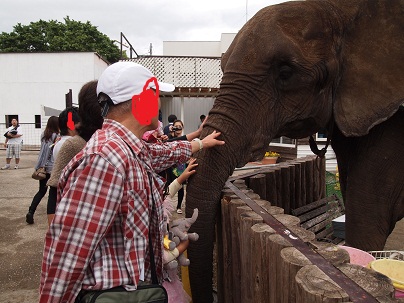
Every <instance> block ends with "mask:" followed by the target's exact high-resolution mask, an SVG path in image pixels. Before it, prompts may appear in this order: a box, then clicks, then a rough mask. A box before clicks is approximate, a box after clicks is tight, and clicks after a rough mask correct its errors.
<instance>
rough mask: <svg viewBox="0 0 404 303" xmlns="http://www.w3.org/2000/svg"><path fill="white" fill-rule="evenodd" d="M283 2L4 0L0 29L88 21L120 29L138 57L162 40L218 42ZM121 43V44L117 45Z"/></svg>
mask: <svg viewBox="0 0 404 303" xmlns="http://www.w3.org/2000/svg"><path fill="white" fill-rule="evenodd" d="M280 2H284V1H282V0H247V1H246V0H203V1H198V0H171V1H168V0H154V1H151V0H126V1H123V0H69V1H68V0H1V10H0V32H7V33H9V32H11V31H13V26H14V25H16V24H17V23H21V24H23V25H28V24H29V23H30V22H36V21H39V20H40V19H42V20H45V21H49V20H57V21H60V22H62V21H63V18H64V17H65V16H69V17H70V19H73V20H75V21H82V22H86V21H90V22H91V24H92V25H94V26H97V27H98V30H99V31H100V32H102V33H104V34H106V35H107V36H108V37H109V38H110V39H112V40H120V32H122V33H123V34H124V35H125V36H126V37H127V38H128V40H129V41H130V43H131V44H132V45H133V47H134V49H135V50H136V52H137V53H138V54H139V55H145V54H149V48H150V43H152V47H153V55H162V54H163V41H219V40H220V35H221V33H236V32H237V31H238V30H239V29H240V28H241V27H242V26H243V25H244V23H245V22H246V20H247V19H250V18H251V17H252V16H253V15H254V14H255V13H256V12H257V11H259V10H260V9H261V8H263V7H266V6H268V5H272V4H276V3H280ZM118 45H119V44H118Z"/></svg>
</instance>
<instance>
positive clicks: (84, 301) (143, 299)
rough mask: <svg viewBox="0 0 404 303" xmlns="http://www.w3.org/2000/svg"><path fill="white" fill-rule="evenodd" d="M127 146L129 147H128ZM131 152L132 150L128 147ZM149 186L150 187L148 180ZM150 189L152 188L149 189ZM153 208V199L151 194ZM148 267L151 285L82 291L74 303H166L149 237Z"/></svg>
mask: <svg viewBox="0 0 404 303" xmlns="http://www.w3.org/2000/svg"><path fill="white" fill-rule="evenodd" d="M128 146H129V145H128ZM129 148H130V149H131V150H132V148H131V147H130V146H129ZM132 152H133V150H132ZM149 183H150V186H152V184H151V181H150V179H149ZM151 188H152V187H151ZM152 202H153V208H154V199H153V194H152ZM149 251H150V267H151V278H152V284H147V283H145V282H140V283H139V284H138V287H137V289H136V290H133V291H127V290H126V289H125V288H124V287H122V286H118V287H114V288H111V289H106V290H90V291H82V292H81V293H80V294H79V296H78V298H77V299H76V301H75V302H76V303H115V302H116V303H121V302H125V303H168V294H167V291H166V289H165V288H164V287H163V286H161V285H159V284H158V280H157V273H156V264H155V262H154V253H153V244H152V240H151V237H150V235H149Z"/></svg>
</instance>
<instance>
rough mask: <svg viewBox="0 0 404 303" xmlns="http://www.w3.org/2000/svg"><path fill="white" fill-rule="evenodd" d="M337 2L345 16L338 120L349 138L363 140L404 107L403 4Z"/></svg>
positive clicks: (392, 2)
mask: <svg viewBox="0 0 404 303" xmlns="http://www.w3.org/2000/svg"><path fill="white" fill-rule="evenodd" d="M358 2H360V3H359V5H358V6H356V5H355V9H353V4H352V3H351V1H347V2H345V1H343V0H338V1H336V2H335V5H336V6H339V7H340V9H341V11H342V12H343V13H342V15H344V18H346V19H345V20H346V21H345V22H346V24H345V30H346V33H345V35H344V38H343V40H344V41H343V42H342V49H341V56H342V60H343V61H342V75H341V79H340V83H339V87H338V88H337V91H336V94H335V97H336V98H335V102H334V115H335V120H336V123H337V125H338V127H339V128H340V130H341V131H342V132H343V133H344V134H345V135H346V136H362V135H365V134H367V133H368V132H369V130H370V129H371V128H372V127H373V126H375V125H377V124H379V123H381V122H383V121H385V120H387V119H388V118H389V117H391V116H392V115H393V114H394V113H395V112H396V111H397V110H398V108H399V106H400V105H401V104H403V102H404V38H403V36H404V1H402V0H401V1H384V0H380V1H377V0H368V1H358Z"/></svg>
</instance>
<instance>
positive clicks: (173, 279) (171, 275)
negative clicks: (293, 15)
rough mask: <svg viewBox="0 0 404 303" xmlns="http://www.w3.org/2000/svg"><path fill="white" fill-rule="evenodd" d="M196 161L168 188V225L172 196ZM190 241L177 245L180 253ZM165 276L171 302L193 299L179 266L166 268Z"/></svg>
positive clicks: (182, 302)
mask: <svg viewBox="0 0 404 303" xmlns="http://www.w3.org/2000/svg"><path fill="white" fill-rule="evenodd" d="M195 161H196V159H191V160H190V161H189V164H188V166H187V168H186V169H185V170H184V172H183V173H182V174H181V175H180V176H179V177H178V178H177V179H175V180H174V181H173V182H171V183H170V185H169V186H168V187H167V189H166V192H165V195H166V197H165V199H164V202H163V207H164V217H165V220H166V222H167V226H168V223H169V219H170V218H171V212H172V211H173V210H174V206H173V201H172V198H173V197H174V195H175V194H176V193H177V192H178V191H179V190H180V189H181V188H182V184H183V183H184V182H185V181H186V180H187V179H188V178H189V177H190V176H191V175H193V174H194V173H195V167H196V166H197V165H198V164H197V163H195ZM167 229H168V227H167ZM188 243H189V241H188V240H187V241H183V242H181V243H180V244H179V245H178V246H177V249H178V251H179V254H182V253H183V252H184V251H185V250H186V248H187V247H188ZM165 277H166V279H165V281H164V283H163V286H164V288H165V289H166V290H167V294H168V302H169V303H188V302H190V301H191V298H190V297H189V296H188V294H187V293H186V292H185V290H184V289H183V286H182V283H181V281H180V279H179V277H178V274H177V268H174V269H165Z"/></svg>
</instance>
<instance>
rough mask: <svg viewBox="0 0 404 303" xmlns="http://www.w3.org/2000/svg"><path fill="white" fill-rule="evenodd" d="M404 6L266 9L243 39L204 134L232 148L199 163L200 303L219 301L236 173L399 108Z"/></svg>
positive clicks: (350, 132)
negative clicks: (223, 208)
mask: <svg viewBox="0 0 404 303" xmlns="http://www.w3.org/2000/svg"><path fill="white" fill-rule="evenodd" d="M403 8H404V2H403V1H402V0H401V1H400V0H394V1H377V0H368V1H366V0H358V1H352V0H328V1H320V0H319V1H293V2H286V3H282V4H278V5H273V6H269V7H266V8H264V9H262V10H261V11H259V12H258V13H257V14H256V15H255V16H254V17H253V18H252V19H250V20H249V21H248V22H247V23H246V24H245V25H244V27H243V28H242V29H241V30H240V31H239V33H238V34H237V35H236V37H235V39H234V41H233V43H232V44H231V46H230V47H229V49H228V50H227V52H226V53H225V54H224V55H223V57H222V62H221V66H222V70H223V78H222V81H221V84H220V91H219V94H218V96H217V98H216V100H215V103H214V105H213V108H212V109H211V111H210V113H209V117H208V120H207V121H206V123H205V126H204V129H203V132H202V137H204V136H206V135H207V134H208V133H210V132H212V130H218V131H220V132H221V134H222V135H221V138H220V139H222V140H224V141H225V142H226V144H225V145H223V146H219V147H215V148H211V149H206V150H202V151H201V153H200V154H199V155H197V162H198V164H199V166H198V170H197V173H196V174H195V175H194V176H193V177H192V178H191V180H190V182H189V186H188V188H187V201H186V213H187V215H188V216H189V215H190V214H191V212H192V210H193V209H194V208H198V209H199V219H198V220H197V222H195V224H194V225H193V226H192V228H191V230H192V231H195V232H197V233H198V234H199V235H200V238H199V241H198V242H195V243H191V244H190V247H189V249H188V254H189V257H190V259H191V265H190V279H191V289H192V294H193V300H194V302H196V303H198V302H211V301H212V291H211V290H212V288H211V285H212V249H213V242H214V227H215V218H216V214H217V210H218V207H219V200H220V192H221V190H222V188H223V186H224V183H225V181H226V180H227V178H228V177H229V176H230V175H231V174H232V172H233V170H234V168H235V167H240V166H243V165H244V164H246V163H247V162H248V161H254V160H259V159H261V158H262V157H263V155H264V152H265V150H266V148H267V146H268V144H269V142H270V141H271V140H272V139H273V138H275V137H278V136H288V137H291V138H303V137H307V136H309V135H311V134H313V133H316V132H317V131H319V130H320V129H324V128H326V129H331V125H334V129H336V130H337V131H338V132H339V133H340V134H341V136H342V137H351V136H353V137H355V136H366V135H367V134H368V133H369V132H370V131H371V129H372V128H373V127H374V126H375V125H378V124H381V123H382V122H383V121H385V120H387V119H389V118H390V117H391V116H393V115H394V114H395V113H396V112H397V111H398V110H399V107H400V105H401V104H402V103H403V101H404V73H403V70H404V51H403V50H404V39H402V35H403V34H404V23H403V20H404V18H403V15H404V14H403V13H404V11H403ZM401 134H403V132H401ZM401 138H402V137H401ZM401 141H402V140H401ZM401 152H402V150H401ZM337 156H338V155H337ZM338 161H339V159H338ZM401 163H402V162H401ZM339 165H340V163H339ZM341 165H342V164H341ZM400 165H402V164H400ZM347 173H348V170H347V169H344V168H343V169H342V171H341V177H343V178H345V179H344V180H346V175H347ZM343 189H344V188H343ZM401 197H402V196H401ZM346 203H349V201H346Z"/></svg>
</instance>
